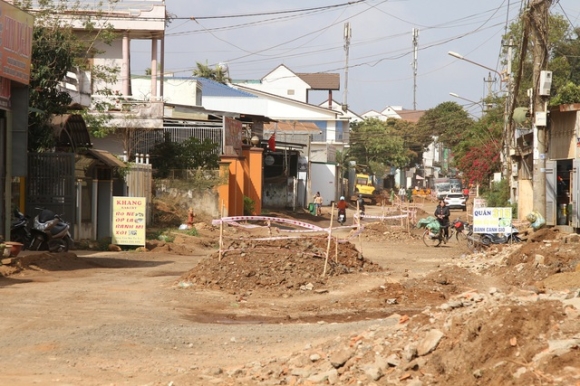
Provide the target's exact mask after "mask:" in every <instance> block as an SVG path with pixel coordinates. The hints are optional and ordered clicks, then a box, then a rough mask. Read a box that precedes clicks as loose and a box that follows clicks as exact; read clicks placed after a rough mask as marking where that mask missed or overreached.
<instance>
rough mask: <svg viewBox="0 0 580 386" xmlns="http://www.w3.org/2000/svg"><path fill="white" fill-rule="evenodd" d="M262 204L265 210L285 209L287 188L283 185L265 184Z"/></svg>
mask: <svg viewBox="0 0 580 386" xmlns="http://www.w3.org/2000/svg"><path fill="white" fill-rule="evenodd" d="M262 202H263V203H264V205H263V206H264V207H266V208H285V207H286V206H287V205H288V186H287V184H286V182H284V183H265V184H264V195H263V196H262Z"/></svg>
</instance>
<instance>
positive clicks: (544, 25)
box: [525, 0, 552, 218]
mask: <svg viewBox="0 0 580 386" xmlns="http://www.w3.org/2000/svg"><path fill="white" fill-rule="evenodd" d="M550 5H552V0H533V1H532V3H531V4H530V7H529V10H528V12H527V13H526V15H525V18H526V19H525V21H526V28H528V29H529V32H530V37H531V40H532V45H533V51H532V56H533V61H534V63H533V78H532V84H533V107H534V111H533V117H534V124H533V129H534V171H533V182H534V186H533V191H534V199H533V204H534V210H536V211H537V212H538V213H539V214H540V215H542V216H543V217H544V218H546V157H547V151H548V148H547V145H548V133H547V112H546V110H547V104H548V101H547V100H548V97H549V94H550V91H549V87H548V91H547V95H546V89H545V87H544V86H545V85H544V84H542V82H544V81H545V80H546V79H545V78H546V74H547V71H545V70H546V68H547V66H548V16H549V8H550ZM549 78H550V84H551V73H550V75H549Z"/></svg>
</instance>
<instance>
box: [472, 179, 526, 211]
mask: <svg viewBox="0 0 580 386" xmlns="http://www.w3.org/2000/svg"><path fill="white" fill-rule="evenodd" d="M481 195H482V197H483V198H485V199H486V201H487V206H488V207H491V208H507V207H511V208H512V216H513V217H514V218H515V217H517V213H518V205H517V204H512V203H511V202H510V187H509V183H508V181H507V180H501V181H500V182H494V183H492V185H491V188H490V189H489V190H486V191H484V192H483V193H482V194H481Z"/></svg>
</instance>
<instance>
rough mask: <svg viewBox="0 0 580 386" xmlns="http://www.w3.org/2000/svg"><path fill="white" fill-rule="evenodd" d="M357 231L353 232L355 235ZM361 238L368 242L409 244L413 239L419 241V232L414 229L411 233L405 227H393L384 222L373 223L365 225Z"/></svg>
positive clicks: (410, 230) (411, 228)
mask: <svg viewBox="0 0 580 386" xmlns="http://www.w3.org/2000/svg"><path fill="white" fill-rule="evenodd" d="M355 232H356V231H354V232H353V234H354V233H355ZM360 236H361V238H363V239H364V240H368V241H383V240H384V241H389V242H394V243H397V242H408V241H409V240H411V239H419V236H418V234H417V231H415V229H414V228H413V227H410V228H409V232H407V229H406V228H404V227H401V226H400V225H398V226H393V225H389V224H386V223H382V222H372V223H368V224H363V230H362V231H361V234H360Z"/></svg>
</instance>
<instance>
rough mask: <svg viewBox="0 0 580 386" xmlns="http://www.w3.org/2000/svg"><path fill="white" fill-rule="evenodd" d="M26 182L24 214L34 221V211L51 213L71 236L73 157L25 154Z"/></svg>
mask: <svg viewBox="0 0 580 386" xmlns="http://www.w3.org/2000/svg"><path fill="white" fill-rule="evenodd" d="M27 182H28V183H27V184H26V214H28V215H29V216H30V217H31V218H34V216H36V215H37V214H38V209H36V208H46V209H49V210H52V211H53V212H54V213H57V214H59V215H62V217H63V220H65V221H67V222H69V223H70V224H71V228H70V231H71V233H72V231H73V229H74V226H72V225H73V224H74V221H75V219H76V189H75V154H74V153H36V154H29V155H28V181H27ZM73 237H74V235H73Z"/></svg>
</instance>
